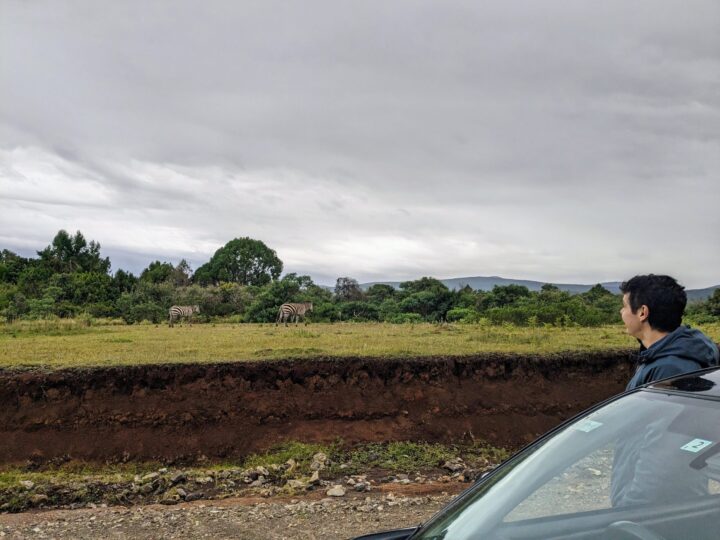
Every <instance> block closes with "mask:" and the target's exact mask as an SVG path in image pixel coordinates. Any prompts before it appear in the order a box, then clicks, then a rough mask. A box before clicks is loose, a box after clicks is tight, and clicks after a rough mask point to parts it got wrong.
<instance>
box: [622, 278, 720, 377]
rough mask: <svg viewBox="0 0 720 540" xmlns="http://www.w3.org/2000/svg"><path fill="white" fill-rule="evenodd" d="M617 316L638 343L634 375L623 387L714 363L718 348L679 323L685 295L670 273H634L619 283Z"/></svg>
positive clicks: (683, 308)
mask: <svg viewBox="0 0 720 540" xmlns="http://www.w3.org/2000/svg"><path fill="white" fill-rule="evenodd" d="M620 290H621V291H622V292H623V307H622V309H621V310H620V316H621V317H622V320H623V322H624V323H625V329H626V331H627V333H628V334H630V335H631V336H633V337H634V338H637V340H638V341H639V342H640V354H639V356H638V365H637V369H636V371H635V375H634V376H633V377H632V379H631V380H630V382H629V383H628V385H627V388H626V389H627V390H630V389H632V388H637V387H638V386H640V385H643V384H645V383H649V382H652V381H657V380H658V379H665V378H667V377H672V376H673V375H679V374H681V373H687V372H689V371H695V370H697V369H702V368H706V367H710V366H715V365H717V364H718V348H717V345H715V343H713V342H712V341H711V340H710V339H709V338H708V337H707V336H705V335H704V334H703V333H702V332H700V331H699V330H694V329H691V328H689V327H687V326H683V325H681V322H682V316H683V312H684V311H685V305H686V304H687V295H686V294H685V289H684V287H682V286H681V285H679V284H678V282H677V281H675V280H674V279H673V278H671V277H670V276H656V275H653V274H650V275H647V276H635V277H634V278H632V279H631V280H629V281H626V282H625V283H623V284H622V285H620Z"/></svg>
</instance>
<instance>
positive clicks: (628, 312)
mask: <svg viewBox="0 0 720 540" xmlns="http://www.w3.org/2000/svg"><path fill="white" fill-rule="evenodd" d="M620 316H621V317H622V320H623V322H624V323H625V331H626V332H627V333H628V334H630V335H631V336H633V337H636V338H639V337H640V333H641V330H642V328H643V324H644V322H645V321H646V320H647V307H646V306H640V308H639V309H638V310H637V312H633V310H632V307H630V293H625V294H624V295H623V305H622V308H621V309H620Z"/></svg>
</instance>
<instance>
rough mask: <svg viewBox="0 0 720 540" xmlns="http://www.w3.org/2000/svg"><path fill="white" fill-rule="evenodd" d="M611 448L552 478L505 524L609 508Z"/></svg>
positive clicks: (599, 451) (611, 445)
mask: <svg viewBox="0 0 720 540" xmlns="http://www.w3.org/2000/svg"><path fill="white" fill-rule="evenodd" d="M614 446H615V445H614V443H613V444H608V445H606V446H603V447H602V448H600V449H599V450H596V451H595V452H593V453H592V454H590V455H589V456H586V457H584V458H583V459H581V460H579V461H578V462H576V463H574V464H573V465H572V466H570V467H568V468H567V469H565V470H564V471H563V472H562V473H561V474H559V475H557V476H554V477H553V478H552V479H551V480H550V481H549V482H548V483H546V484H545V485H543V486H541V487H540V488H539V489H538V490H537V491H535V493H533V494H532V495H531V496H529V497H528V498H527V499H525V500H524V501H523V502H521V503H520V504H519V505H518V506H517V507H516V508H515V509H514V510H513V511H512V512H510V513H509V514H508V516H507V517H506V518H505V521H517V520H523V519H532V518H537V517H543V516H553V515H558V514H573V513H578V512H588V511H590V510H602V509H604V508H610V506H611V502H610V479H611V474H612V464H613V452H614Z"/></svg>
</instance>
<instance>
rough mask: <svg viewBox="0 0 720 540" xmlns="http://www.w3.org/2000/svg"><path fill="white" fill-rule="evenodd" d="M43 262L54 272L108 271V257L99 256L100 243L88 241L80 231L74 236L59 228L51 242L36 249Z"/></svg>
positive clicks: (103, 272)
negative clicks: (41, 248)
mask: <svg viewBox="0 0 720 540" xmlns="http://www.w3.org/2000/svg"><path fill="white" fill-rule="evenodd" d="M38 255H40V260H41V261H42V262H43V264H45V265H47V266H49V267H50V268H52V269H53V270H54V271H55V272H62V273H71V272H97V273H100V274H107V273H108V272H109V271H110V259H109V258H108V257H105V258H102V257H101V256H100V244H99V243H98V242H95V241H94V240H91V241H90V242H89V243H88V242H87V240H85V237H84V236H83V234H82V233H81V232H80V231H77V232H76V233H75V235H74V236H71V235H70V234H68V232H67V231H65V230H60V231H59V232H58V233H57V234H56V235H55V238H53V241H52V244H50V245H49V246H48V247H46V248H45V249H43V250H42V251H38Z"/></svg>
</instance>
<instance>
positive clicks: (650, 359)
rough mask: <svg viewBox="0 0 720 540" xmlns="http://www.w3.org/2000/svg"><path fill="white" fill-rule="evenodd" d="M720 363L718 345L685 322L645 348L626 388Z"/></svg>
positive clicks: (629, 388) (630, 388)
mask: <svg viewBox="0 0 720 540" xmlns="http://www.w3.org/2000/svg"><path fill="white" fill-rule="evenodd" d="M717 365H718V348H717V345H715V343H713V342H712V340H710V338H708V337H707V336H706V335H705V334H703V333H702V332H700V331H699V330H695V329H694V328H690V327H688V326H682V325H681V326H678V327H677V328H676V329H675V330H673V331H672V332H670V333H669V334H668V335H666V336H665V337H663V338H662V339H661V340H659V341H656V342H655V343H653V344H652V345H651V346H650V347H649V348H647V349H641V351H640V354H639V355H638V365H637V370H636V371H635V375H633V378H632V379H630V382H629V383H628V385H627V387H626V388H625V389H626V390H632V389H633V388H637V387H638V386H641V385H643V384H646V383H649V382H653V381H657V380H660V379H666V378H667V377H673V376H674V375H680V374H682V373H688V372H689V371H695V370H698V369H703V368H707V367H711V366H717Z"/></svg>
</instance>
